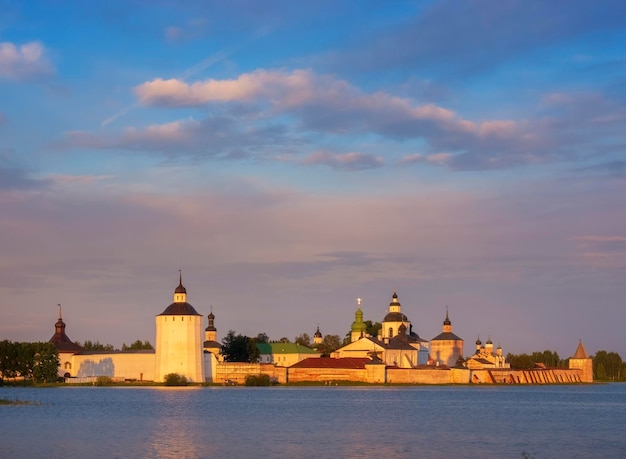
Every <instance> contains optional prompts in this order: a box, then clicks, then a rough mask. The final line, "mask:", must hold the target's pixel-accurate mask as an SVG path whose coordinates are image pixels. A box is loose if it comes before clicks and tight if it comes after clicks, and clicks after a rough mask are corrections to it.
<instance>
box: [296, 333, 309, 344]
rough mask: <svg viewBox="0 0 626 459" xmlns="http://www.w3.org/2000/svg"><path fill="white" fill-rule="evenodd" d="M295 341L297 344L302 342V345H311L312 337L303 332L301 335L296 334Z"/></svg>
mask: <svg viewBox="0 0 626 459" xmlns="http://www.w3.org/2000/svg"><path fill="white" fill-rule="evenodd" d="M294 342H295V343H296V344H301V345H302V346H307V347H311V337H310V336H309V335H308V334H307V333H302V334H301V335H298V336H296V338H295V339H294Z"/></svg>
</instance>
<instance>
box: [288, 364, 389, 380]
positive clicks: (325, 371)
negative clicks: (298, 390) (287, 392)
mask: <svg viewBox="0 0 626 459" xmlns="http://www.w3.org/2000/svg"><path fill="white" fill-rule="evenodd" d="M383 368H384V366H383ZM287 371H288V376H287V381H288V382H290V383H294V382H305V381H306V382H324V383H326V382H332V381H355V382H367V371H366V370H365V369H356V368H288V369H287Z"/></svg>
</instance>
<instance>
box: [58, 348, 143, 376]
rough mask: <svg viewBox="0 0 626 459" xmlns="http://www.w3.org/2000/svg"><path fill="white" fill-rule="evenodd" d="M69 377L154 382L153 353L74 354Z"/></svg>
mask: <svg viewBox="0 0 626 459" xmlns="http://www.w3.org/2000/svg"><path fill="white" fill-rule="evenodd" d="M71 362H72V369H71V371H68V373H70V375H71V376H76V377H88V376H108V377H110V378H115V379H118V380H124V379H135V380H137V381H154V378H155V372H154V369H155V355H154V352H112V353H110V354H108V353H94V354H74V355H73V356H72V359H71Z"/></svg>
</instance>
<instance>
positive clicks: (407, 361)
mask: <svg viewBox="0 0 626 459" xmlns="http://www.w3.org/2000/svg"><path fill="white" fill-rule="evenodd" d="M207 318H208V326H207V327H206V328H204V330H203V316H202V315H201V314H199V313H198V312H197V311H196V309H195V308H194V307H193V306H192V305H191V304H190V303H188V302H187V290H186V288H185V287H184V286H183V283H182V276H181V277H180V279H179V284H178V286H177V287H176V289H175V290H174V301H173V303H172V304H170V305H169V306H168V307H167V308H165V310H164V311H163V312H162V313H161V314H159V315H157V316H156V324H155V325H156V341H155V349H154V350H140V351H108V352H93V351H85V350H84V349H82V348H81V347H80V346H78V345H77V344H75V343H74V342H72V341H71V340H70V338H69V337H68V336H67V334H66V333H65V327H66V326H65V322H64V321H63V318H62V317H61V313H60V310H59V318H58V320H57V322H56V324H55V333H54V335H53V336H52V338H51V339H50V342H51V343H53V344H54V345H55V346H56V347H57V349H58V350H59V361H60V367H59V375H60V376H62V377H65V380H66V382H84V381H92V380H94V379H95V378H97V377H98V376H108V377H110V378H113V379H114V380H118V381H124V380H131V381H135V380H138V381H155V382H162V381H164V378H165V376H166V375H168V374H171V373H177V374H179V375H182V376H184V377H185V378H187V380H188V381H189V382H192V383H205V382H207V383H219V384H221V383H225V382H226V381H228V382H229V383H231V382H232V383H244V382H245V379H246V377H247V376H250V375H254V376H256V375H259V374H267V375H269V377H270V378H272V380H274V381H276V382H278V383H289V382H304V381H313V382H324V383H330V382H332V381H355V382H365V383H376V384H468V383H475V384H493V383H508V384H556V383H579V382H593V371H592V361H591V359H590V358H589V356H588V354H587V352H586V350H585V348H584V346H583V344H582V342H580V343H579V344H578V348H577V349H576V352H575V353H574V355H573V356H572V357H571V358H570V360H569V368H567V369H566V368H536V369H533V370H515V369H511V368H510V365H509V363H508V362H507V361H506V358H505V357H504V355H503V352H502V348H501V347H500V346H498V347H497V348H496V349H495V350H494V348H493V342H492V341H491V338H489V339H488V340H487V342H486V343H485V344H484V345H483V343H482V342H481V340H480V339H478V340H477V341H476V348H475V350H473V352H472V355H471V356H469V357H468V358H465V357H464V355H465V354H464V353H465V352H466V350H465V349H464V341H463V339H461V338H460V337H458V336H457V335H455V334H454V332H453V328H452V322H451V320H450V318H449V315H448V311H447V310H446V316H445V319H444V321H443V325H442V330H441V333H440V334H439V335H437V336H436V337H434V338H433V339H431V340H430V341H429V340H426V339H423V338H421V337H420V336H419V335H418V334H417V332H416V331H414V330H413V325H412V324H411V321H410V320H409V318H408V317H407V316H406V315H405V314H404V313H403V312H402V306H401V304H400V301H399V300H398V295H397V294H396V293H395V292H394V294H393V296H392V298H391V302H390V303H389V309H388V313H387V314H386V315H385V317H384V318H383V320H382V322H381V323H382V327H381V329H380V332H379V334H378V336H370V335H368V334H367V333H366V329H367V326H366V324H365V323H364V321H363V311H362V310H361V304H360V300H358V301H357V309H356V312H355V319H354V322H353V323H352V326H351V329H350V330H351V331H350V342H349V343H348V344H346V345H344V346H343V347H341V348H339V349H337V350H336V351H335V352H333V353H332V354H331V355H330V357H324V358H322V357H321V354H320V353H319V352H317V351H316V350H315V349H311V348H309V347H306V346H303V345H300V344H294V343H260V344H258V345H257V346H258V348H259V351H260V361H259V362H258V363H238V362H226V361H224V358H223V356H222V354H221V345H220V343H219V342H218V341H217V328H216V327H215V316H214V315H213V312H212V311H211V313H210V314H209V315H208V317H207ZM313 342H314V347H315V345H316V344H320V343H321V342H322V334H321V333H320V330H319V327H318V328H317V330H316V332H315V334H314V336H313Z"/></svg>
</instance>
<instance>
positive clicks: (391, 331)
mask: <svg viewBox="0 0 626 459" xmlns="http://www.w3.org/2000/svg"><path fill="white" fill-rule="evenodd" d="M389 338H393V327H389Z"/></svg>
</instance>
